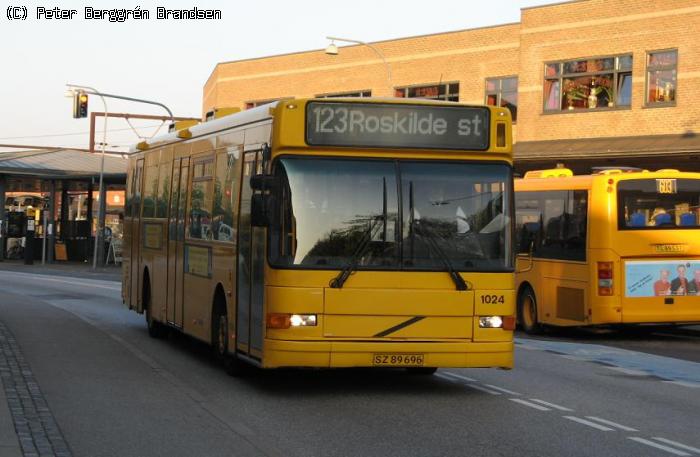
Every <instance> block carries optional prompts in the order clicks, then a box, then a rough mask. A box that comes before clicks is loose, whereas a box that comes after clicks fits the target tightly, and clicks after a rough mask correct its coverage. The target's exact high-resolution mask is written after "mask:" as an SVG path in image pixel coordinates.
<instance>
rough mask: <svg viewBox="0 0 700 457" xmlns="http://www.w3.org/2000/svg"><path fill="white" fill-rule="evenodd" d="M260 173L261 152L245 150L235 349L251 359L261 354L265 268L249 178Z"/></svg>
mask: <svg viewBox="0 0 700 457" xmlns="http://www.w3.org/2000/svg"><path fill="white" fill-rule="evenodd" d="M257 173H262V152H261V151H253V152H246V153H245V156H244V162H243V179H242V180H241V210H240V215H239V230H238V279H237V304H238V306H237V316H236V317H237V319H236V344H237V349H238V351H240V352H243V353H244V354H247V355H250V356H253V357H255V358H261V357H262V342H263V320H264V319H263V311H264V310H263V298H264V295H263V292H264V281H263V275H264V268H265V229H264V228H262V227H251V224H250V222H251V221H250V208H251V205H250V201H251V197H252V196H253V191H252V189H251V187H250V178H251V176H253V175H254V174H257Z"/></svg>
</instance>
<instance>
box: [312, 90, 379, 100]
mask: <svg viewBox="0 0 700 457" xmlns="http://www.w3.org/2000/svg"><path fill="white" fill-rule="evenodd" d="M371 96H372V91H371V90H359V91H354V92H337V93H335V94H320V95H317V96H316V98H331V97H359V98H365V97H371Z"/></svg>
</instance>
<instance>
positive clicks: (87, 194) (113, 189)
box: [0, 148, 127, 262]
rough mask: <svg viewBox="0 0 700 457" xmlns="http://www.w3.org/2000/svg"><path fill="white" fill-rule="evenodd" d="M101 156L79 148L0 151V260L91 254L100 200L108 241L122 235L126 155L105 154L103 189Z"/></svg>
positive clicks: (80, 257)
mask: <svg viewBox="0 0 700 457" xmlns="http://www.w3.org/2000/svg"><path fill="white" fill-rule="evenodd" d="M100 162H101V154H93V153H90V152H87V151H83V150H77V149H58V148H57V149H42V150H24V151H13V152H0V200H1V201H2V202H3V205H1V206H0V260H3V259H24V258H25V256H26V257H31V258H32V260H40V259H42V258H43V259H45V260H46V261H48V262H53V261H54V260H69V261H88V260H90V259H91V258H92V252H93V248H94V242H95V235H96V230H97V227H99V222H100V221H99V213H100V211H99V206H100V202H105V211H104V217H105V219H104V224H103V226H104V227H105V232H106V233H105V240H106V242H107V243H109V242H110V241H111V240H112V239H117V238H120V237H121V231H122V221H123V218H124V197H125V186H126V165H127V159H126V157H125V156H123V155H121V154H105V160H104V172H103V179H104V184H105V185H104V186H103V192H102V194H100V192H99V179H100V166H101V163H100ZM31 229H34V230H33V232H32V231H31ZM107 248H108V244H105V246H104V249H103V250H98V254H99V257H100V259H103V258H104V255H105V254H106V252H107Z"/></svg>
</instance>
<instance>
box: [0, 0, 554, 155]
mask: <svg viewBox="0 0 700 457" xmlns="http://www.w3.org/2000/svg"><path fill="white" fill-rule="evenodd" d="M23 3H24V6H26V7H27V9H28V11H27V12H28V17H27V19H26V20H12V21H11V20H9V19H8V17H7V10H8V7H10V6H21V5H22V4H23ZM59 3H60V5H61V8H63V9H76V10H77V11H78V13H77V15H76V16H75V17H74V19H72V20H46V19H44V20H39V19H37V18H36V8H37V7H41V6H43V7H45V8H47V9H51V8H53V7H54V6H56V5H57V4H59ZM549 3H555V2H554V1H552V0H502V1H499V2H498V3H495V2H489V1H474V0H443V1H441V2H437V3H434V4H432V3H429V2H418V1H414V0H408V1H407V0H403V1H398V0H383V1H381V2H380V1H377V0H353V1H344V2H329V1H324V2H322V1H317V0H295V1H291V0H287V1H279V0H278V1H275V0H257V1H246V2H243V1H240V0H229V1H211V0H189V1H187V0H169V1H167V2H165V1H163V2H162V3H157V2H152V1H150V0H144V1H141V2H138V3H137V2H134V3H133V4H132V3H129V2H123V1H117V0H99V1H98V0H93V3H90V2H86V1H77V0H67V1H62V2H53V3H43V2H42V1H41V0H38V1H37V0H0V43H2V45H0V144H24V145H45V146H64V147H79V148H87V146H88V135H87V132H88V131H89V121H88V119H73V118H72V115H71V106H72V105H71V103H72V102H71V99H70V98H66V97H65V92H66V86H65V85H66V84H68V83H72V84H80V85H86V86H91V87H94V88H96V89H98V90H99V91H101V92H104V93H109V94H118V95H124V96H128V97H134V98H144V99H149V100H155V101H158V102H161V103H163V104H165V105H167V106H168V107H169V108H170V109H171V110H172V111H173V113H174V114H175V116H191V117H200V115H201V107H202V88H203V86H204V83H205V82H206V80H207V78H208V77H209V75H210V74H211V71H212V70H213V68H214V66H215V65H216V64H217V63H218V62H223V61H230V60H239V59H246V58H252V57H261V56H269V55H275V54H282V53H289V52H297V51H305V50H313V49H321V48H324V47H325V46H326V45H327V44H328V41H327V40H326V39H325V37H326V36H340V37H344V38H351V39H357V40H362V41H378V40H386V39H393V38H400V37H405V36H413V35H423V34H429V33H440V32H446V31H451V30H460V29H469V28H475V27H484V26H492V25H498V24H506V23H512V22H518V21H519V20H520V8H524V7H529V6H536V5H543V4H549ZM136 6H140V7H141V9H142V10H144V9H147V10H149V11H150V16H151V17H150V19H149V20H143V21H136V20H130V21H127V22H123V23H118V22H115V23H111V22H108V21H107V20H86V19H85V18H84V9H85V8H86V7H92V8H95V9H97V8H100V9H115V8H135V7H136ZM158 6H166V7H167V8H184V9H190V8H193V7H195V6H196V7H197V8H200V9H219V10H220V11H221V16H222V18H221V19H220V20H209V21H207V20H191V21H177V20H172V19H171V20H158V19H156V7H158ZM107 107H108V111H110V112H120V113H124V112H128V113H140V114H164V111H163V110H162V109H161V108H157V107H152V106H149V105H143V104H136V103H132V102H124V101H119V100H114V99H107ZM89 109H90V111H103V107H102V104H101V102H100V101H99V99H97V98H95V97H92V98H91V99H90V105H89ZM160 124H161V123H160V122H159V121H133V122H132V125H133V127H135V129H132V127H131V126H130V125H129V124H127V123H126V122H125V121H123V120H118V119H110V120H109V124H108V127H107V133H108V135H107V144H108V145H109V149H114V150H120V148H121V150H125V149H124V148H126V147H127V146H128V145H131V144H134V143H137V142H138V141H139V136H141V137H143V138H148V137H150V136H151V135H153V134H155V133H162V132H164V131H166V130H167V127H162V126H161V125H160ZM158 128H161V130H160V131H157V129H158ZM98 130H100V131H101V130H102V121H101V120H100V118H98ZM100 138H101V133H100V134H99V136H98V141H100ZM0 151H2V149H0Z"/></svg>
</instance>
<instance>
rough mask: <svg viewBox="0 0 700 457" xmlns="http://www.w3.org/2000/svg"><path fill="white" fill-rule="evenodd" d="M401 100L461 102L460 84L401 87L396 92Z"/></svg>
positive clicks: (396, 95) (395, 94)
mask: <svg viewBox="0 0 700 457" xmlns="http://www.w3.org/2000/svg"><path fill="white" fill-rule="evenodd" d="M394 96H395V97H399V98H427V99H429V100H446V101H448V102H458V101H459V83H454V82H453V83H442V84H428V85H424V86H410V87H400V88H397V89H396V90H395V91H394Z"/></svg>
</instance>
